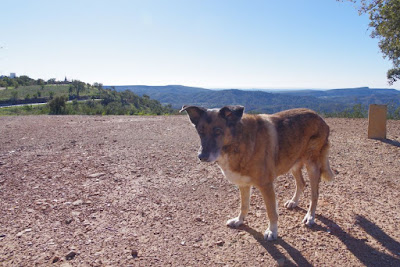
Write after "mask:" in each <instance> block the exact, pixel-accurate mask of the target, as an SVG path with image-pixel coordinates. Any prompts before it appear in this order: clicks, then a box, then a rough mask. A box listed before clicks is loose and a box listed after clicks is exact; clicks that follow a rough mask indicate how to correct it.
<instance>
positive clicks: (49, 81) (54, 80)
mask: <svg viewBox="0 0 400 267" xmlns="http://www.w3.org/2000/svg"><path fill="white" fill-rule="evenodd" d="M47 83H48V84H56V79H55V78H51V79H48V80H47Z"/></svg>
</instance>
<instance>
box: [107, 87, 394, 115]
mask: <svg viewBox="0 0 400 267" xmlns="http://www.w3.org/2000/svg"><path fill="white" fill-rule="evenodd" d="M106 87H107V88H111V87H112V86H106ZM114 88H115V90H117V91H125V90H129V91H132V92H134V93H135V94H138V95H144V94H145V95H148V96H150V97H151V98H153V99H156V100H158V101H160V102H161V103H162V104H170V105H172V107H173V108H177V109H178V108H180V107H182V105H199V106H204V107H209V108H214V107H221V106H224V105H236V104H240V105H243V106H245V107H246V110H247V111H248V112H249V111H252V112H263V113H273V112H278V111H281V110H284V109H289V108H296V107H306V108H311V109H314V110H316V111H318V112H322V113H329V112H340V111H343V110H345V109H349V108H351V107H353V106H354V105H355V104H361V105H363V106H367V105H369V104H388V105H392V106H395V107H398V106H400V91H398V90H395V89H371V88H368V87H361V88H344V89H331V90H279V91H274V90H239V89H227V90H211V89H205V88H197V87H186V86H182V85H167V86H144V85H129V86H114Z"/></svg>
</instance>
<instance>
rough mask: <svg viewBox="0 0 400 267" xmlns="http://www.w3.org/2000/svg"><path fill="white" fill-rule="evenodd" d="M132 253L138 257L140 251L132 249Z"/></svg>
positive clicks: (134, 256)
mask: <svg viewBox="0 0 400 267" xmlns="http://www.w3.org/2000/svg"><path fill="white" fill-rule="evenodd" d="M131 255H132V257H133V258H137V257H138V255H139V253H138V251H137V250H136V249H132V251H131Z"/></svg>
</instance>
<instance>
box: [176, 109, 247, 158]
mask: <svg viewBox="0 0 400 267" xmlns="http://www.w3.org/2000/svg"><path fill="white" fill-rule="evenodd" d="M185 110H186V112H187V113H188V115H189V118H190V121H191V122H192V123H193V124H194V126H195V127H196V130H197V132H198V134H199V136H200V141H201V147H200V151H199V155H198V156H199V159H200V160H201V161H204V162H214V161H216V160H217V159H218V157H219V156H220V154H221V149H222V147H223V146H226V145H228V144H229V143H230V142H231V141H232V136H233V134H234V129H235V126H236V125H237V123H239V121H240V120H241V118H242V116H243V111H244V107H243V106H225V107H223V108H221V109H205V108H202V107H196V106H183V107H182V109H181V111H180V112H182V111H185Z"/></svg>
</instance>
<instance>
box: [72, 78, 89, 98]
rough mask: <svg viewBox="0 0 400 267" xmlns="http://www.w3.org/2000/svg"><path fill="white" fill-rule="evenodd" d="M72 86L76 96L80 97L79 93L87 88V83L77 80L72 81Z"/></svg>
mask: <svg viewBox="0 0 400 267" xmlns="http://www.w3.org/2000/svg"><path fill="white" fill-rule="evenodd" d="M72 88H73V90H74V91H75V92H76V98H78V99H79V94H80V93H81V92H83V91H84V90H85V88H86V83H84V82H81V81H79V80H75V81H73V82H72Z"/></svg>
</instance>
